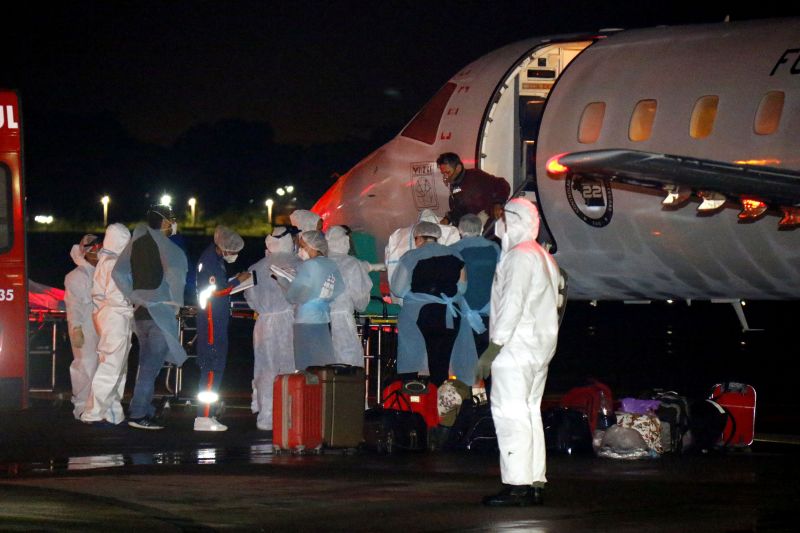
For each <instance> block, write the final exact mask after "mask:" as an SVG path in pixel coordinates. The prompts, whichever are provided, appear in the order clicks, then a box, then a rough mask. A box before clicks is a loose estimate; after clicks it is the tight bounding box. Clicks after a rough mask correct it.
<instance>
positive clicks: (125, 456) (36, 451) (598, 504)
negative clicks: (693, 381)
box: [0, 408, 800, 533]
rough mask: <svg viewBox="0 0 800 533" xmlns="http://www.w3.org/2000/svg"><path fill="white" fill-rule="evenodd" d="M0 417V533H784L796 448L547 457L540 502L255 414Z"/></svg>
mask: <svg viewBox="0 0 800 533" xmlns="http://www.w3.org/2000/svg"><path fill="white" fill-rule="evenodd" d="M192 417H193V410H192V409H188V410H185V411H182V410H180V409H176V410H175V412H174V413H173V415H172V416H171V418H170V419H169V421H168V424H167V429H165V430H163V431H155V432H148V431H137V430H132V429H129V428H127V427H124V426H123V427H117V428H112V429H110V430H103V429H97V428H92V427H87V426H84V425H82V424H80V423H79V422H76V421H74V420H71V419H70V416H69V413H68V411H66V410H64V409H60V410H53V409H44V408H43V409H39V410H34V411H32V412H28V413H25V415H24V416H22V415H20V414H17V415H14V414H8V413H0V501H2V502H3V503H2V505H0V529H2V530H8V529H11V530H39V531H108V530H109V529H113V530H115V531H128V530H130V531H142V530H143V529H146V530H147V531H148V533H150V532H157V531H218V530H226V531H401V530H402V531H405V532H408V531H468V532H473V531H537V532H573V531H597V530H610V531H623V532H628V531H630V532H633V531H636V532H639V531H681V532H685V531H703V532H706V531H720V532H722V531H795V530H796V527H795V522H796V519H795V517H794V513H795V509H796V508H797V506H798V503H800V501H799V500H800V497H799V496H798V495H797V491H796V479H797V478H798V475H800V461H798V457H800V453H798V452H800V447H797V446H789V445H785V444H772V443H766V442H757V443H756V445H755V446H754V447H753V448H752V449H751V450H749V451H743V452H738V453H728V454H708V455H690V456H667V455H665V456H663V457H661V458H659V459H648V460H640V461H614V460H610V459H601V458H596V457H594V456H565V455H552V456H550V457H549V458H548V478H549V480H550V483H549V484H548V488H547V491H546V505H545V506H543V507H538V508H523V509H487V508H484V507H482V506H481V505H480V504H479V502H480V499H481V497H482V496H483V495H485V494H488V493H491V492H494V491H496V490H498V489H499V468H498V465H497V457H496V456H494V455H493V454H489V455H480V454H465V453H443V454H433V453H407V454H401V455H393V456H383V455H377V454H370V453H366V452H363V453H355V452H353V453H344V452H342V451H340V450H330V451H326V452H324V453H321V454H312V455H302V456H300V455H292V454H280V455H276V454H274V453H273V448H272V443H271V435H270V434H269V433H267V432H263V431H257V430H256V429H255V420H254V416H253V415H251V414H250V413H248V412H247V411H246V410H232V411H230V412H229V413H227V414H226V417H225V419H224V422H225V423H226V424H227V425H228V426H229V428H230V429H229V430H228V431H227V432H224V433H213V434H210V433H205V434H201V433H197V432H194V431H192V425H191V421H192Z"/></svg>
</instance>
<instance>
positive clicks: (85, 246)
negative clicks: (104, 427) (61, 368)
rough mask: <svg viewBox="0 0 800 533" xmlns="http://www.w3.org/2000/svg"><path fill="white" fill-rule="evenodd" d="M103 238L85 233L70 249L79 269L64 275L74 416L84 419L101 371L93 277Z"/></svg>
mask: <svg viewBox="0 0 800 533" xmlns="http://www.w3.org/2000/svg"><path fill="white" fill-rule="evenodd" d="M101 245H102V241H101V240H100V238H99V237H97V236H96V235H91V234H89V235H84V236H83V238H82V239H81V242H80V243H79V244H75V245H73V246H72V249H71V250H70V252H69V255H70V257H72V260H73V261H74V262H75V268H74V269H72V270H71V271H70V272H69V274H67V275H66V277H65V278H64V305H65V306H66V308H67V325H68V327H69V341H70V345H71V346H72V364H70V366H69V376H70V380H71V382H72V405H73V406H74V408H73V410H72V414H73V416H74V417H75V418H76V419H78V420H80V418H81V413H83V409H84V407H85V405H86V399H87V398H88V397H89V391H90V390H91V387H92V378H93V377H94V372H95V370H97V331H95V329H94V321H93V320H92V312H93V311H94V308H93V307H92V277H93V276H94V267H95V265H96V264H97V252H98V251H99V249H100V246H101Z"/></svg>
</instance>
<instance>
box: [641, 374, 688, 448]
mask: <svg viewBox="0 0 800 533" xmlns="http://www.w3.org/2000/svg"><path fill="white" fill-rule="evenodd" d="M642 397H643V398H650V399H652V400H658V401H659V406H658V408H657V409H656V410H655V414H656V416H658V419H659V420H661V438H662V443H663V445H664V451H665V452H674V453H681V452H682V451H683V449H684V448H685V447H686V448H688V447H689V446H690V444H691V434H690V433H689V401H688V400H687V399H686V397H685V396H682V395H680V394H678V393H677V392H675V391H667V390H663V389H654V390H652V391H650V392H648V393H646V394H644V395H642Z"/></svg>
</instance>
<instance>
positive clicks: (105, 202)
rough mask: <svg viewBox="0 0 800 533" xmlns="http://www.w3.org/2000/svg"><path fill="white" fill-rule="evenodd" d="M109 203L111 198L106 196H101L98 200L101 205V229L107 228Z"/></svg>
mask: <svg viewBox="0 0 800 533" xmlns="http://www.w3.org/2000/svg"><path fill="white" fill-rule="evenodd" d="M110 201H111V198H109V197H108V195H105V196H103V197H102V198H100V203H101V204H103V227H104V228H105V227H106V226H108V202H110Z"/></svg>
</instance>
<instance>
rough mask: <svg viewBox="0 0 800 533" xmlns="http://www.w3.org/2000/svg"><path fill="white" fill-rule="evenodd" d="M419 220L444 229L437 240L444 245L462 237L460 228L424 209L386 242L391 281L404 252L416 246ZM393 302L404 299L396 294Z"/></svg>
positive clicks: (386, 260) (388, 272) (400, 302)
mask: <svg viewBox="0 0 800 533" xmlns="http://www.w3.org/2000/svg"><path fill="white" fill-rule="evenodd" d="M419 222H432V223H434V224H437V225H438V226H439V229H440V230H441V231H442V236H441V237H439V239H438V240H437V242H438V243H439V244H441V245H443V246H450V245H451V244H453V243H456V242H458V241H459V239H461V235H460V234H459V232H458V228H456V227H454V226H450V225H447V224H439V217H438V216H436V213H434V212H433V211H431V210H430V209H423V210H422V211H420V213H419V216H418V217H417V221H416V222H414V223H413V224H411V225H410V226H406V227H403V228H397V229H396V230H394V231H393V232H392V234H391V235H389V241H388V242H387V243H386V248H385V249H384V256H383V257H384V262H385V263H386V276H387V279H388V280H389V281H390V282H391V280H392V276H393V275H394V271H395V269H396V268H397V264H398V263H399V262H400V258H401V257H403V254H404V253H406V252H407V251H409V250H413V249H414V248H416V246H415V245H414V226H416V225H417V223H419ZM392 302H393V303H396V304H402V303H403V300H402V299H401V298H398V297H396V296H392Z"/></svg>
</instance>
